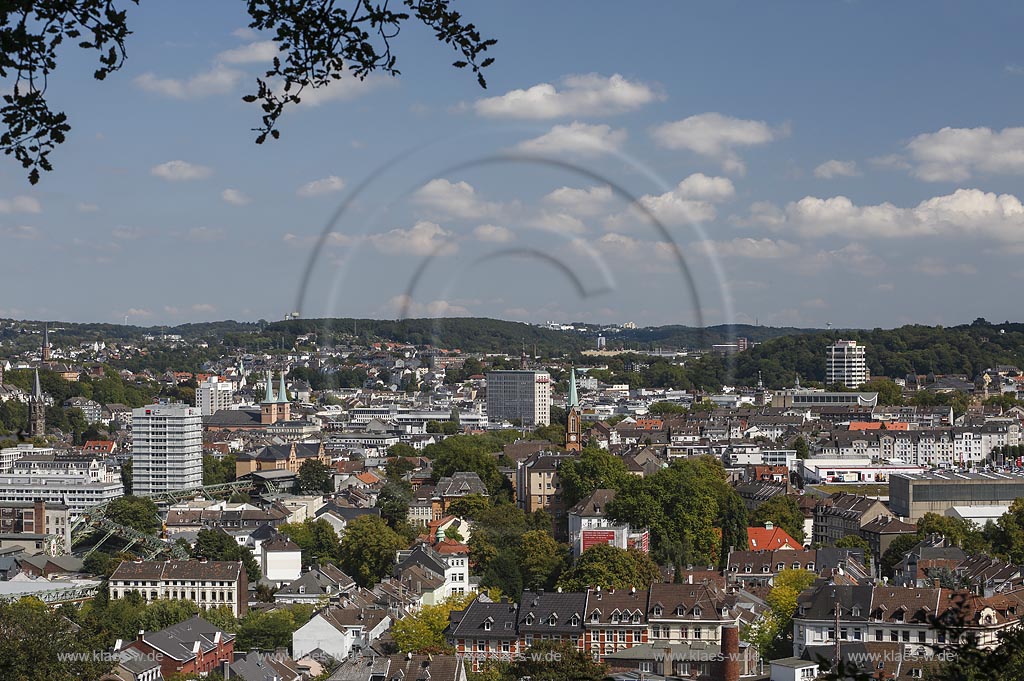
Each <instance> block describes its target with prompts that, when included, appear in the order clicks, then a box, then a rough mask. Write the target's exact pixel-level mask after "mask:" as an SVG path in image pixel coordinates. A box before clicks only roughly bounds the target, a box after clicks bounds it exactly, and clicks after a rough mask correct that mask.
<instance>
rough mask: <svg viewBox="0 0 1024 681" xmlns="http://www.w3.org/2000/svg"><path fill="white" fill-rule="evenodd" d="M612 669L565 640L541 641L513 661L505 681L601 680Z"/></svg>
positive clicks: (502, 680)
mask: <svg viewBox="0 0 1024 681" xmlns="http://www.w3.org/2000/svg"><path fill="white" fill-rule="evenodd" d="M607 673H608V668H607V667H606V666H605V665H604V664H603V663H600V662H596V661H595V660H594V658H593V657H591V655H590V654H589V653H586V652H584V651H582V650H580V649H579V648H577V647H576V646H575V645H573V644H571V643H568V642H564V641H538V642H536V643H534V644H533V646H532V647H531V648H530V653H529V654H528V655H521V656H520V657H519V659H518V660H517V661H516V662H513V663H512V664H511V665H510V667H509V669H508V671H507V672H506V673H505V675H503V676H501V677H500V678H501V681H515V680H516V679H530V681H566V680H567V679H570V680H571V681H601V679H603V678H605V676H606V675H607Z"/></svg>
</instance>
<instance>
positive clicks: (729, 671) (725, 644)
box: [721, 624, 740, 681]
mask: <svg viewBox="0 0 1024 681" xmlns="http://www.w3.org/2000/svg"><path fill="white" fill-rule="evenodd" d="M721 678H722V681H739V678H740V630H739V629H738V628H737V627H736V625H735V624H730V625H728V626H724V627H722V676H721Z"/></svg>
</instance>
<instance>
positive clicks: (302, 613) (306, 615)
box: [235, 604, 314, 651]
mask: <svg viewBox="0 0 1024 681" xmlns="http://www.w3.org/2000/svg"><path fill="white" fill-rule="evenodd" d="M313 609H314V608H313V606H312V605H305V604H301V605H288V606H285V607H283V608H279V609H275V610H270V611H265V610H250V611H249V612H248V613H246V615H245V617H243V618H242V619H241V620H239V623H238V635H237V638H236V639H235V645H236V646H237V647H238V648H239V649H240V650H270V651H272V650H276V649H278V648H288V647H289V646H291V643H292V634H293V633H295V630H296V629H298V628H299V627H301V626H303V625H304V624H306V622H308V621H309V620H310V618H311V617H312V615H313Z"/></svg>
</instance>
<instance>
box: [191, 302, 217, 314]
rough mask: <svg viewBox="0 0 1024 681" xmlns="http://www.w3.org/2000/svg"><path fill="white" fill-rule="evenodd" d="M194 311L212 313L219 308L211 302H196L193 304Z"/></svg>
mask: <svg viewBox="0 0 1024 681" xmlns="http://www.w3.org/2000/svg"><path fill="white" fill-rule="evenodd" d="M192 311H193V312H206V313H211V312H216V311H217V308H216V307H214V306H213V305H211V304H210V303H196V304H195V305H193V306H192Z"/></svg>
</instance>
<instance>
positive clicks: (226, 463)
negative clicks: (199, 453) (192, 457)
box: [203, 454, 235, 485]
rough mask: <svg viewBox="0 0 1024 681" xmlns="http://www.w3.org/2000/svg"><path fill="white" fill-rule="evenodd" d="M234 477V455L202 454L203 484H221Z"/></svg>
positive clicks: (231, 480)
mask: <svg viewBox="0 0 1024 681" xmlns="http://www.w3.org/2000/svg"><path fill="white" fill-rule="evenodd" d="M234 479H235V455H234V454H228V455H226V456H220V457H218V456H213V455H212V454H203V484H204V485H222V484H224V483H226V482H233V481H234Z"/></svg>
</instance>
